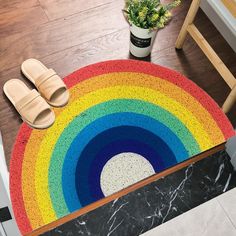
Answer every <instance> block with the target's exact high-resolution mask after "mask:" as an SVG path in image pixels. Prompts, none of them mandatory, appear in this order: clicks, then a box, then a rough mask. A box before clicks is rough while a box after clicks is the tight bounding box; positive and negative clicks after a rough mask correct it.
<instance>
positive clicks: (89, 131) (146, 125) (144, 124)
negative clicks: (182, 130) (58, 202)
mask: <svg viewBox="0 0 236 236" xmlns="http://www.w3.org/2000/svg"><path fill="white" fill-rule="evenodd" d="M124 125H126V126H135V127H140V128H143V129H145V130H148V131H149V132H151V133H153V134H154V135H156V136H158V137H159V138H160V139H162V140H163V141H164V142H165V143H166V145H167V146H168V147H169V149H171V151H172V152H173V153H174V156H175V157H176V159H177V160H178V162H180V161H182V160H185V159H186V158H187V157H188V152H187V150H186V149H185V147H184V145H183V143H182V142H181V140H179V138H178V137H177V136H176V135H175V134H174V133H173V132H172V131H171V130H170V129H169V128H168V127H166V126H165V125H163V124H162V123H160V122H159V121H157V120H155V119H153V118H151V117H148V116H145V115H141V114H135V113H129V112H121V113H114V114H110V115H106V116H104V117H101V118H98V119H97V120H95V121H94V122H92V123H90V124H89V125H88V126H86V127H85V128H84V129H83V130H82V131H81V132H79V133H78V135H77V136H76V137H75V138H74V140H73V142H72V144H71V146H70V148H69V149H68V151H67V153H66V156H65V159H64V164H63V169H62V188H63V194H64V199H65V202H66V204H67V207H68V209H69V211H70V212H72V211H75V210H76V209H78V205H80V201H79V198H78V195H77V191H76V186H75V172H76V166H77V162H78V159H79V158H80V155H81V153H82V151H83V149H84V148H85V146H86V145H87V144H88V143H89V142H90V141H91V140H92V139H93V138H94V137H96V136H97V135H99V134H100V133H101V132H103V131H105V130H108V129H111V128H114V127H118V126H124Z"/></svg>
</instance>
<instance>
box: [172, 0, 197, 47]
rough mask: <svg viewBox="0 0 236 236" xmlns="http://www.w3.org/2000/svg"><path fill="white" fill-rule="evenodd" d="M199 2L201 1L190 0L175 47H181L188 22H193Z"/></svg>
mask: <svg viewBox="0 0 236 236" xmlns="http://www.w3.org/2000/svg"><path fill="white" fill-rule="evenodd" d="M200 2H201V0H193V1H192V3H191V6H190V8H189V11H188V14H187V16H186V18H185V20H184V24H183V25H182V28H181V30H180V32H179V35H178V38H177V40H176V42H175V48H176V49H181V48H182V47H183V44H184V40H185V38H186V36H187V33H188V31H187V28H188V26H189V25H190V24H192V23H193V21H194V18H195V16H196V14H197V11H198V9H199V6H200Z"/></svg>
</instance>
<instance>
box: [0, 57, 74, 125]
mask: <svg viewBox="0 0 236 236" xmlns="http://www.w3.org/2000/svg"><path fill="white" fill-rule="evenodd" d="M21 70H22V73H23V74H24V75H25V76H26V78H28V79H29V80H30V81H31V82H32V83H33V84H34V86H35V87H36V88H37V90H38V91H39V92H38V91H37V90H36V89H33V90H30V89H29V88H28V87H27V86H26V85H25V84H24V83H23V82H22V81H21V80H19V79H11V80H9V81H7V82H6V83H5V84H4V86H3V90H4V93H5V94H6V96H7V98H8V99H9V100H10V101H11V103H12V104H13V105H14V107H15V108H16V110H17V111H18V113H19V114H20V115H21V118H22V120H23V121H25V122H26V123H27V124H29V125H30V126H31V127H33V128H37V129H45V128H48V127H50V126H51V125H52V124H53V123H54V121H55V114H54V112H53V110H52V109H51V107H50V106H49V104H50V105H51V106H54V107H62V106H65V105H66V104H67V103H68V101H69V92H68V90H67V88H66V85H65V84H64V82H63V80H62V79H61V78H60V77H59V76H58V75H57V73H56V72H55V71H54V70H53V69H48V68H47V67H46V66H45V65H44V64H42V63H41V62H40V61H38V60H36V59H28V60H26V61H24V62H23V63H22V65H21Z"/></svg>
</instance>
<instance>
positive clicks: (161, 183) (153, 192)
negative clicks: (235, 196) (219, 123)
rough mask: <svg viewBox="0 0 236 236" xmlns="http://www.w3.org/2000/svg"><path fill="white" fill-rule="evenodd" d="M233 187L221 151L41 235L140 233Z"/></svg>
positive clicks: (120, 235) (230, 170)
mask: <svg viewBox="0 0 236 236" xmlns="http://www.w3.org/2000/svg"><path fill="white" fill-rule="evenodd" d="M235 186H236V172H235V171H234V170H233V167H232V165H231V163H230V161H229V156H228V155H227V153H226V152H225V151H220V152H218V153H216V154H214V155H212V156H209V157H207V158H205V159H203V160H201V161H199V162H196V163H195V164H192V165H189V166H188V167H186V168H183V169H181V170H179V171H177V172H175V173H173V174H170V175H168V176H166V177H165V178H162V179H159V180H157V181H155V182H152V183H151V184H149V185H146V186H144V187H142V188H140V189H138V190H136V191H134V192H131V193H129V194H127V195H126V196H123V197H121V198H118V199H116V200H114V201H112V202H110V203H108V204H106V205H104V206H102V207H100V208H98V209H96V210H93V211H91V212H89V213H87V214H85V215H82V216H80V217H78V218H76V219H74V220H72V221H70V222H67V223H65V224H64V225H61V226H59V227H58V228H56V229H54V230H52V231H50V232H47V233H45V234H43V235H45V236H46V235H47V236H49V235H51V236H53V235H65V236H73V235H78V236H80V235H92V236H93V235H95V236H126V235H127V236H136V235H140V234H142V233H144V232H146V231H148V230H150V229H152V228H154V227H156V226H158V225H160V224H162V223H164V222H166V221H168V220H170V219H172V218H174V217H176V216H178V215H180V214H182V213H184V212H186V211H188V210H190V209H192V208H194V207H196V206H198V205H200V204H202V203H204V202H206V201H208V200H210V199H212V198H214V197H216V196H218V195H220V194H222V193H223V192H225V191H227V190H229V189H231V188H233V187H235Z"/></svg>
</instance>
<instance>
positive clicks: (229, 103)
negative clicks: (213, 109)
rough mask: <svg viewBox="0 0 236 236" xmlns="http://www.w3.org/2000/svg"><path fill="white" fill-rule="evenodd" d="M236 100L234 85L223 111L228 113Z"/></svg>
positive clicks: (235, 87)
mask: <svg viewBox="0 0 236 236" xmlns="http://www.w3.org/2000/svg"><path fill="white" fill-rule="evenodd" d="M235 102H236V85H235V86H234V87H233V89H232V90H231V92H230V94H229V95H228V97H227V98H226V100H225V102H224V104H223V106H222V110H223V112H224V113H228V112H229V111H230V109H231V108H232V106H233V105H234V103H235Z"/></svg>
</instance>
